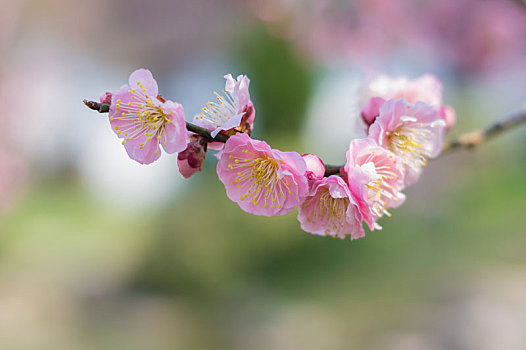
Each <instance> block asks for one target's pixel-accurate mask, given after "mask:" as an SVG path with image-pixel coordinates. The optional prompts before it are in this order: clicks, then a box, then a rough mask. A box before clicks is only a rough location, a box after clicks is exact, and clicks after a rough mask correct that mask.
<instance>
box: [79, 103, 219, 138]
mask: <svg viewBox="0 0 526 350" xmlns="http://www.w3.org/2000/svg"><path fill="white" fill-rule="evenodd" d="M83 102H84V104H85V105H86V106H87V107H88V108H89V109H92V110H94V111H97V112H99V113H108V112H109V111H110V105H109V104H106V103H99V102H95V101H88V100H84V101H83ZM186 129H187V130H188V131H191V132H193V133H196V134H198V135H201V136H203V137H204V138H206V140H207V141H208V142H222V143H225V142H226V141H227V140H228V136H227V135H223V134H217V135H216V137H213V136H212V135H211V134H210V131H208V130H207V129H205V128H202V127H200V126H198V125H195V124H192V123H189V122H186Z"/></svg>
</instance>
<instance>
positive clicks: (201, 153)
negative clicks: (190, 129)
mask: <svg viewBox="0 0 526 350" xmlns="http://www.w3.org/2000/svg"><path fill="white" fill-rule="evenodd" d="M188 138H189V142H188V144H187V146H186V149H185V150H184V151H182V152H179V154H178V155H177V165H178V167H179V172H180V173H181V175H183V177H184V178H185V179H188V178H189V177H191V176H192V175H194V174H195V173H197V172H199V171H201V170H202V169H203V165H204V163H205V159H206V148H207V140H206V139H205V138H204V137H203V136H200V135H195V134H192V135H189V136H188Z"/></svg>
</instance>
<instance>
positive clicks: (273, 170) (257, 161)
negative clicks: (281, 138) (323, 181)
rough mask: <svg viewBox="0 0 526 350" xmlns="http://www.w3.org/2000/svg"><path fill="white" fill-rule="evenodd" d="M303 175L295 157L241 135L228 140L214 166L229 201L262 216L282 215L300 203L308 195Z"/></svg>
mask: <svg viewBox="0 0 526 350" xmlns="http://www.w3.org/2000/svg"><path fill="white" fill-rule="evenodd" d="M305 171H306V166H305V161H304V160H303V158H302V157H301V156H300V155H299V154H298V153H296V152H282V151H279V150H275V149H271V148H270V146H269V145H268V144H267V143H266V142H263V141H257V140H253V139H251V138H250V137H249V136H248V135H247V134H244V133H238V134H235V135H233V136H231V137H230V138H229V139H228V141H227V142H226V144H225V148H224V149H223V151H222V152H221V153H220V158H219V162H218V164H217V175H218V176H219V179H220V180H221V182H223V184H224V185H225V188H226V193H227V196H228V198H230V199H231V200H232V201H234V202H236V203H237V204H238V205H239V206H240V207H241V209H243V210H244V211H246V212H248V213H251V214H255V215H263V216H278V215H284V214H286V213H288V212H290V211H292V210H293V209H294V208H295V207H296V206H298V204H300V203H301V202H302V201H303V199H304V198H305V196H306V194H307V191H308V185H307V179H306V177H305Z"/></svg>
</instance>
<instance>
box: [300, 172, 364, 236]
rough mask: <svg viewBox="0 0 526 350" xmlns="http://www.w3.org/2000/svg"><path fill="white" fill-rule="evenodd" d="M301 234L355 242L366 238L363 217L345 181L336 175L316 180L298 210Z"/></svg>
mask: <svg viewBox="0 0 526 350" xmlns="http://www.w3.org/2000/svg"><path fill="white" fill-rule="evenodd" d="M298 220H299V222H300V223H301V228H302V230H304V231H307V232H310V233H313V234H315V235H324V236H333V237H339V238H342V239H343V238H345V236H350V237H351V239H357V238H361V237H363V236H365V233H364V230H363V227H362V215H361V213H360V209H359V207H358V204H357V202H356V200H355V199H354V198H353V196H352V194H351V192H350V190H349V187H348V186H347V184H346V183H345V181H344V180H343V179H342V178H341V177H339V176H336V175H331V176H329V177H324V178H321V179H319V180H317V181H316V183H315V185H314V187H313V190H312V191H311V193H310V194H309V196H308V197H307V198H306V199H305V201H304V202H303V203H302V204H301V205H300V206H299V207H298Z"/></svg>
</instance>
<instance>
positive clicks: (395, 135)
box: [369, 99, 445, 186]
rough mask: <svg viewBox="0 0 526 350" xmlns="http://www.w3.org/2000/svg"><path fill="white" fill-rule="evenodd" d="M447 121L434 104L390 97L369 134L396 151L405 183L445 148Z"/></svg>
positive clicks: (413, 178) (415, 177)
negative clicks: (403, 171) (402, 169)
mask: <svg viewBox="0 0 526 350" xmlns="http://www.w3.org/2000/svg"><path fill="white" fill-rule="evenodd" d="M444 130H445V122H444V120H443V119H442V117H441V115H440V114H439V112H438V111H437V110H436V109H435V108H433V106H431V105H429V104H427V103H423V102H416V103H415V104H410V103H409V102H407V101H406V100H405V99H399V100H389V101H387V102H385V103H384V104H383V105H382V107H381V108H380V115H379V116H378V118H376V120H375V121H374V123H373V124H372V125H371V126H370V128H369V137H370V138H372V139H373V140H375V141H376V142H377V143H378V145H380V146H381V147H383V148H385V149H388V150H390V151H391V152H393V153H394V154H396V155H397V156H398V157H399V158H400V159H401V161H402V163H403V164H404V166H405V185H406V186H408V185H411V184H413V183H414V182H415V181H416V180H417V179H418V177H419V176H420V173H421V168H422V166H425V165H426V163H427V159H428V158H434V157H436V156H438V154H439V153H440V151H441V150H442V144H443V137H444Z"/></svg>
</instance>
